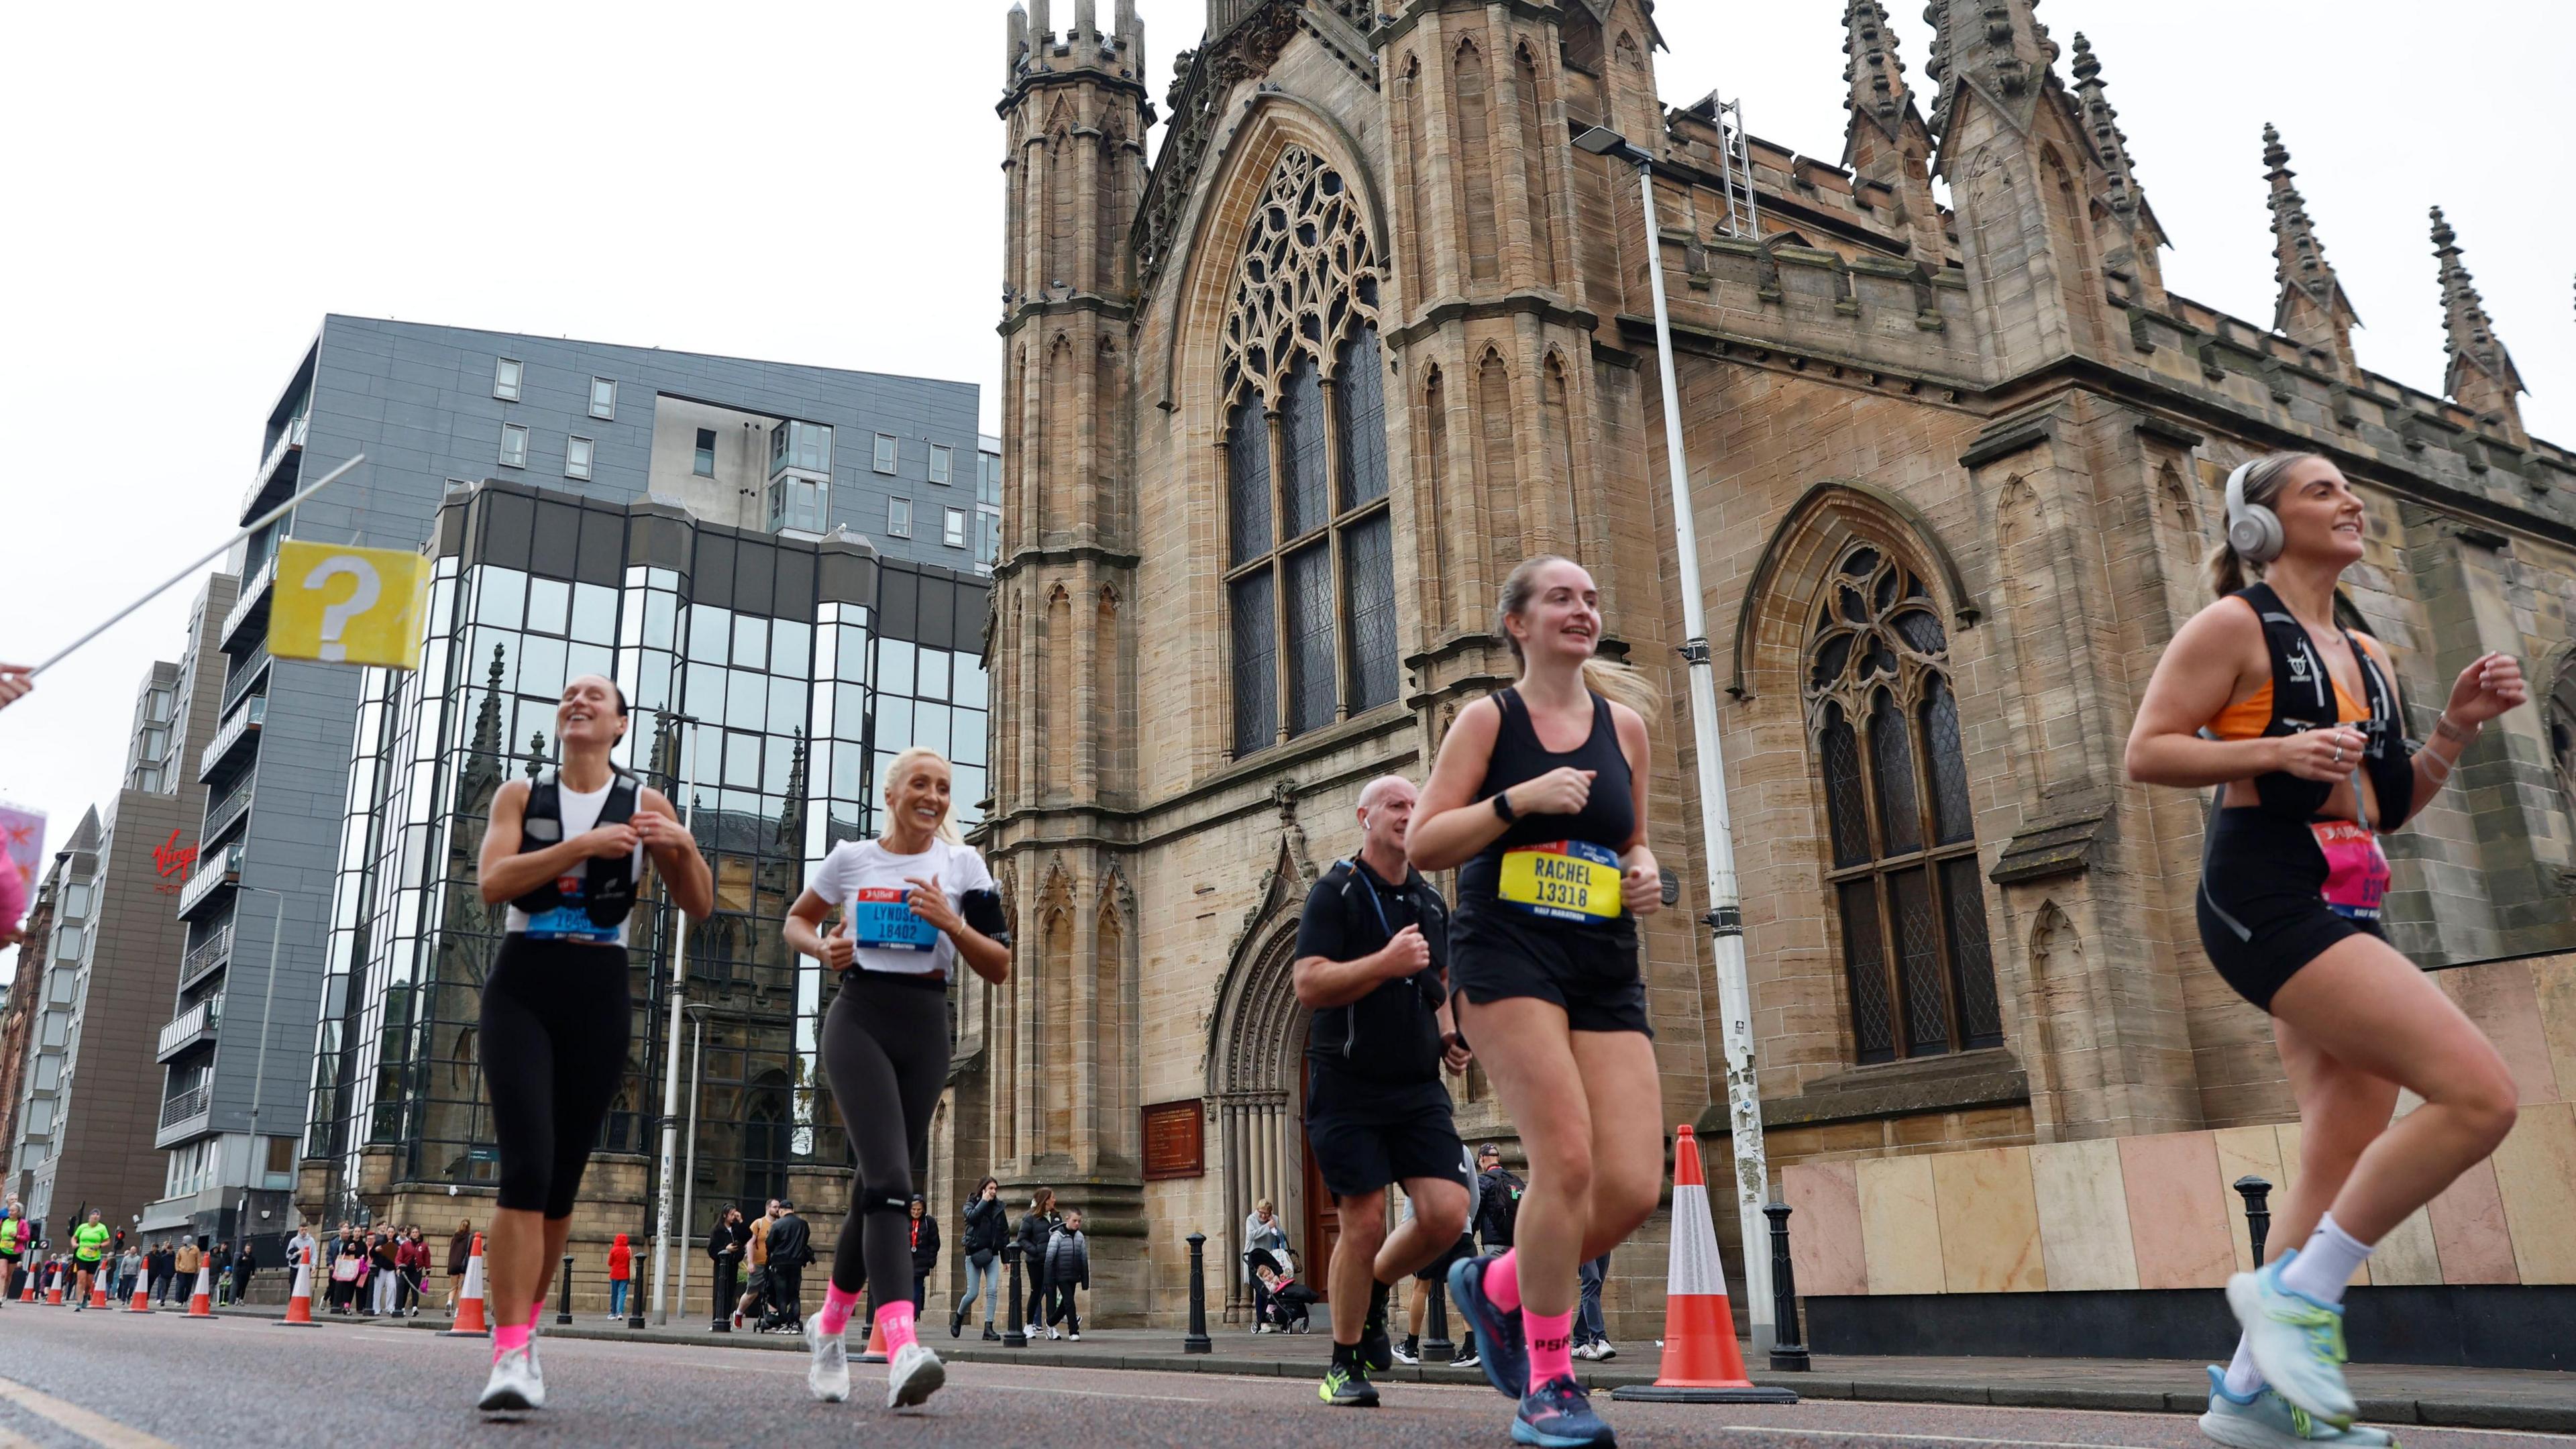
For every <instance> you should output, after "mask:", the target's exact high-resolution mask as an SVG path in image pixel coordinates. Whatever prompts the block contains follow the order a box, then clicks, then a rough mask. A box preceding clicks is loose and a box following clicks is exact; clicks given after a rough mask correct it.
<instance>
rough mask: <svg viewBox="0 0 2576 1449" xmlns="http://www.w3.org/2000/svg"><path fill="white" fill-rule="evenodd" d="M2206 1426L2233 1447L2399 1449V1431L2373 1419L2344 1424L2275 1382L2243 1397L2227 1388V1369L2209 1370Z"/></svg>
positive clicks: (2203, 1421)
mask: <svg viewBox="0 0 2576 1449" xmlns="http://www.w3.org/2000/svg"><path fill="white" fill-rule="evenodd" d="M2200 1432H2201V1433H2202V1434H2204V1435H2206V1436H2208V1437H2209V1438H2210V1439H2212V1440H2214V1441H2216V1442H2218V1443H2220V1444H2224V1445H2226V1446H2228V1449H2307V1446H2309V1445H2311V1444H2335V1445H2341V1446H2344V1449H2397V1436H2395V1435H2393V1434H2391V1433H2389V1432H2388V1431H2387V1430H2385V1429H2374V1428H2371V1427H2370V1426H2369V1425H2367V1424H2355V1425H2353V1426H2352V1427H2351V1428H2349V1429H2338V1428H2336V1427H2335V1426H2333V1425H2332V1424H2329V1423H2327V1422H2325V1421H2324V1420H2322V1419H2319V1418H2317V1417H2316V1416H2315V1415H2313V1414H2310V1413H2309V1412H2308V1411H2307V1410H2305V1409H2302V1408H2300V1407H2299V1406H2298V1405H2296V1404H2293V1403H2291V1402H2290V1401H2289V1400H2287V1399H2285V1398H2282V1397H2281V1396H2280V1395H2279V1394H2276V1393H2274V1392H2273V1391H2272V1389H2271V1387H2270V1386H2269V1385H2265V1386H2264V1387H2262V1388H2259V1389H2256V1390H2255V1391H2254V1392H2253V1393H2250V1394H2247V1395H2246V1396H2245V1397H2243V1398H2238V1397H2237V1396H2236V1395H2234V1394H2231V1393H2229V1392H2228V1391H2227V1375H2225V1374H2223V1373H2221V1372H2219V1371H2218V1370H2217V1369H2215V1368H2212V1369H2211V1370H2210V1371H2209V1412H2208V1413H2206V1414H2203V1415H2201V1416H2200Z"/></svg>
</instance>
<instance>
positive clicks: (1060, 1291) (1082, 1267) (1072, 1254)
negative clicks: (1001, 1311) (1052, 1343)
mask: <svg viewBox="0 0 2576 1449" xmlns="http://www.w3.org/2000/svg"><path fill="white" fill-rule="evenodd" d="M1046 1280H1047V1287H1048V1289H1049V1296H1050V1301H1049V1303H1048V1304H1047V1337H1049V1338H1058V1337H1062V1336H1063V1335H1061V1334H1058V1333H1057V1332H1056V1328H1055V1326H1056V1324H1058V1323H1062V1324H1063V1325H1064V1326H1065V1332H1066V1333H1069V1334H1071V1335H1072V1338H1073V1341H1074V1342H1075V1343H1080V1342H1082V1312H1081V1305H1080V1304H1079V1303H1078V1302H1076V1301H1075V1299H1074V1296H1073V1294H1074V1290H1075V1289H1077V1288H1088V1287H1090V1286H1091V1244H1090V1241H1089V1240H1088V1239H1086V1238H1084V1237H1083V1236H1082V1213H1081V1211H1080V1210H1079V1209H1076V1210H1074V1211H1070V1212H1067V1213H1066V1214H1065V1215H1064V1221H1063V1222H1062V1223H1060V1224H1059V1225H1058V1226H1057V1227H1056V1230H1055V1232H1054V1234H1053V1235H1052V1236H1051V1237H1049V1238H1048V1239H1047V1251H1046Z"/></svg>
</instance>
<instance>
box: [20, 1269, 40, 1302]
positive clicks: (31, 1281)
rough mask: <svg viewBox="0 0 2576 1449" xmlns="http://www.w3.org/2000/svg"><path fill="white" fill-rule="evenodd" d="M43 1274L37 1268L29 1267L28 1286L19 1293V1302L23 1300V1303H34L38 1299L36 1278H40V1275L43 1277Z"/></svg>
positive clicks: (27, 1272)
mask: <svg viewBox="0 0 2576 1449" xmlns="http://www.w3.org/2000/svg"><path fill="white" fill-rule="evenodd" d="M41 1276H43V1275H42V1274H40V1273H38V1272H37V1271H36V1270H35V1269H33V1268H29V1269H27V1270H26V1279H27V1286H26V1288H25V1289H24V1290H22V1291H21V1292H20V1293H19V1294H18V1301H19V1302H21V1303H33V1302H35V1301H36V1279H38V1278H39V1277H41Z"/></svg>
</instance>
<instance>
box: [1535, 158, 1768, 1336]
mask: <svg viewBox="0 0 2576 1449" xmlns="http://www.w3.org/2000/svg"><path fill="white" fill-rule="evenodd" d="M1574 145H1575V148H1576V149H1577V150H1581V151H1588V152H1590V153H1591V154H1593V155H1595V156H1605V157H1608V158H1609V159H1611V160H1613V161H1625V162H1627V163H1628V164H1629V165H1631V166H1634V167H1636V168H1637V194H1638V196H1639V197H1640V198H1641V199H1642V200H1643V201H1644V202H1645V208H1646V277H1647V280H1648V281H1649V282H1650V283H1651V284H1652V286H1653V289H1654V298H1655V362H1656V369H1657V371H1658V372H1659V373H1660V374H1661V377H1662V380H1663V396H1664V453H1665V471H1666V472H1667V473H1668V474H1670V475H1671V480H1670V481H1671V483H1672V493H1673V548H1674V557H1675V561H1676V563H1677V565H1678V567H1677V570H1676V572H1677V573H1678V575H1679V584H1680V588H1681V595H1682V635H1683V640H1682V658H1683V660H1684V661H1686V662H1687V663H1688V664H1689V666H1690V704H1691V741H1692V744H1693V745H1694V746H1695V748H1696V752H1697V755H1698V761H1697V763H1698V776H1699V780H1698V783H1699V831H1700V847H1701V849H1702V850H1703V851H1705V852H1706V853H1707V855H1708V914H1707V915H1705V916H1703V917H1701V919H1702V920H1703V921H1705V922H1706V923H1707V925H1708V927H1709V929H1710V931H1711V932H1712V933H1714V935H1715V937H1716V950H1717V1008H1718V1014H1719V1016H1720V1017H1721V1018H1722V1020H1721V1022H1720V1028H1721V1032H1722V1036H1723V1040H1724V1043H1725V1053H1726V1104H1727V1119H1728V1122H1729V1124H1730V1125H1731V1126H1732V1128H1733V1134H1734V1141H1733V1144H1732V1145H1733V1146H1734V1149H1735V1210H1736V1220H1737V1222H1738V1223H1739V1224H1740V1225H1741V1228H1742V1233H1743V1247H1742V1249H1741V1250H1740V1255H1741V1256H1742V1257H1743V1259H1744V1296H1745V1298H1746V1299H1748V1300H1750V1301H1748V1302H1747V1303H1746V1304H1745V1305H1744V1306H1745V1308H1746V1310H1747V1312H1748V1314H1749V1316H1750V1318H1751V1320H1752V1328H1753V1350H1754V1352H1756V1353H1767V1352H1769V1351H1770V1348H1771V1345H1772V1342H1773V1341H1774V1333H1775V1325H1774V1324H1773V1322H1772V1318H1773V1314H1772V1309H1771V1259H1770V1255H1769V1254H1767V1253H1766V1252H1764V1251H1763V1244H1764V1243H1765V1242H1766V1241H1768V1237H1767V1229H1768V1224H1767V1223H1766V1222H1765V1221H1764V1219H1763V1216H1762V1205H1763V1202H1764V1200H1765V1199H1766V1198H1768V1197H1769V1196H1770V1186H1771V1179H1770V1167H1769V1165H1768V1164H1767V1163H1766V1162H1765V1161H1764V1156H1763V1150H1762V1094H1761V1089H1760V1087H1759V1085H1758V1084H1757V1083H1756V1082H1755V1081H1754V1078H1753V991H1752V986H1751V983H1750V981H1749V979H1748V977H1747V974H1746V972H1745V969H1744V912H1743V910H1742V908H1741V906H1740V904H1739V901H1738V896H1737V893H1736V883H1735V837H1734V832H1733V828H1732V827H1731V826H1730V825H1729V823H1728V820H1727V809H1726V761H1725V757H1724V756H1723V755H1722V754H1721V753H1720V751H1719V745H1718V737H1717V674H1716V670H1715V668H1714V666H1713V665H1712V663H1711V661H1710V659H1709V651H1708V617H1707V611H1706V609H1705V608H1704V607H1703V605H1702V602H1701V595H1700V582H1699V532H1698V529H1697V528H1696V526H1695V525H1694V524H1693V523H1692V520H1691V503H1690V470H1689V464H1688V462H1687V460H1686V459H1685V458H1684V456H1683V453H1682V411H1681V393H1680V384H1679V382H1678V381H1677V380H1676V378H1675V375H1674V364H1673V324H1672V312H1671V309H1670V307H1669V305H1668V304H1667V303H1666V302H1665V300H1664V265H1663V255H1662V249H1663V229H1662V226H1661V224H1660V223H1658V222H1657V221H1656V220H1655V158H1654V157H1652V156H1650V155H1648V154H1647V153H1646V152H1645V151H1643V150H1640V149H1639V148H1638V147H1636V146H1634V145H1632V144H1630V143H1629V141H1628V138H1627V137H1625V136H1622V135H1620V134H1619V133H1618V132H1616V131H1613V130H1611V129H1610V128H1609V127H1607V126H1594V127H1593V128H1592V129H1590V130H1588V131H1585V132H1584V133H1583V134H1582V135H1580V136H1577V137H1575V138H1574Z"/></svg>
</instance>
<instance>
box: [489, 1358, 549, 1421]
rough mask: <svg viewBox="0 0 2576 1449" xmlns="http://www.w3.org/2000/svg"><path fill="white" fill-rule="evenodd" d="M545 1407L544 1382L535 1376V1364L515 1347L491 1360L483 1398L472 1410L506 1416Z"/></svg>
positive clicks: (532, 1359)
mask: <svg viewBox="0 0 2576 1449" xmlns="http://www.w3.org/2000/svg"><path fill="white" fill-rule="evenodd" d="M545 1406H546V1381H545V1380H544V1379H543V1378H541V1377H539V1376H538V1374H537V1363H536V1359H535V1358H534V1356H532V1355H531V1354H530V1353H529V1352H528V1351H527V1350H526V1349H524V1348H514V1349H511V1350H509V1351H508V1352H506V1353H504V1354H502V1355H501V1356H500V1357H498V1358H496V1359H494V1360H492V1377H490V1378H488V1379H486V1380H484V1381H483V1397H482V1398H480V1399H478V1400H476V1401H475V1404H474V1407H475V1408H477V1409H480V1410H482V1411H483V1412H484V1413H487V1414H505V1413H510V1412H513V1411H516V1410H523V1409H542V1408H544V1407H545Z"/></svg>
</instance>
